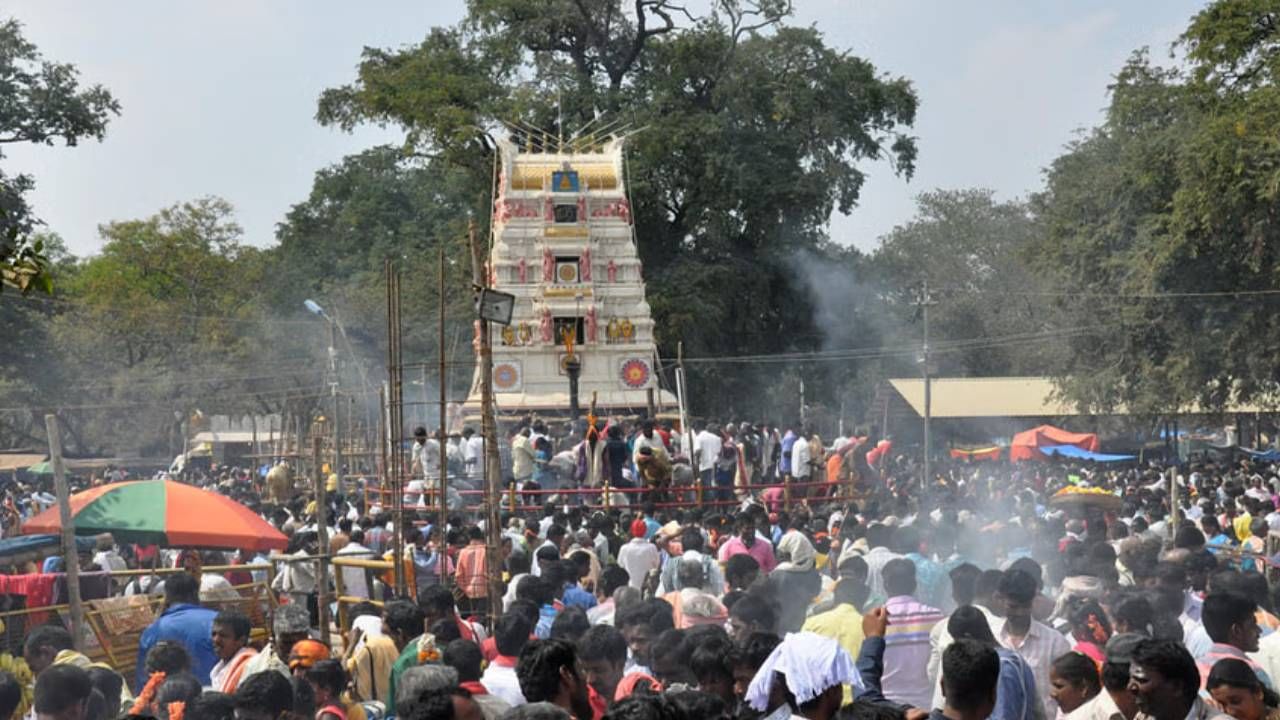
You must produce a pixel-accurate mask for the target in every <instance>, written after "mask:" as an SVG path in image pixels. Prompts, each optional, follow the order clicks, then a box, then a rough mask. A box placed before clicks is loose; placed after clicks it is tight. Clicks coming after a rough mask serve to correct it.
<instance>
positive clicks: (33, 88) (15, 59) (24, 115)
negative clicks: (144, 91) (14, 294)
mask: <svg viewBox="0 0 1280 720" xmlns="http://www.w3.org/2000/svg"><path fill="white" fill-rule="evenodd" d="M0 98H3V101H0V145H4V144H8V143H43V144H48V145H52V144H53V143H54V142H56V141H61V142H63V143H64V144H66V145H68V146H71V145H76V144H78V143H79V142H80V140H82V139H85V138H94V139H97V140H101V139H102V138H103V137H104V136H105V134H106V129H107V122H108V120H109V119H110V116H111V115H118V114H119V113H120V104H119V103H118V102H117V101H116V100H115V98H113V97H112V96H111V93H110V92H108V91H107V90H106V89H105V88H103V87H102V86H101V85H93V86H91V87H87V88H82V87H81V86H80V80H79V71H78V70H76V67H75V66H74V65H70V64H67V63H56V62H52V61H48V60H45V59H44V58H43V57H42V56H41V54H40V51H39V50H37V49H36V46H35V45H33V44H32V43H30V42H29V41H27V40H26V39H25V38H23V37H22V26H21V25H20V24H19V23H18V21H16V20H7V21H4V22H2V23H0ZM3 158H4V154H3V152H0V160H2V159H3ZM32 187H34V181H33V180H32V178H31V177H30V176H28V175H18V176H16V177H12V178H11V177H7V176H6V175H5V173H4V171H3V169H0V289H2V288H4V287H5V286H6V285H7V286H10V287H16V288H18V289H19V290H20V291H22V292H23V293H26V292H28V291H30V290H31V289H33V288H40V289H42V290H43V291H44V292H46V293H48V292H51V291H52V287H53V286H52V281H51V278H50V277H49V263H48V260H47V258H46V254H45V248H44V246H43V245H42V243H41V242H40V240H39V239H34V240H32V239H29V236H30V234H31V231H32V229H33V227H34V226H35V225H36V224H37V223H38V220H36V218H35V217H34V216H33V214H32V212H31V208H30V207H29V206H28V204H27V202H26V198H25V197H24V196H25V194H26V193H27V192H28V191H29V190H31V188H32Z"/></svg>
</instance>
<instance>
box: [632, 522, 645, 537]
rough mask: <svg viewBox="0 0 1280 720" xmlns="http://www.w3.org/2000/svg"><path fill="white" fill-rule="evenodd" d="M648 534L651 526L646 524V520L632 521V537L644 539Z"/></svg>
mask: <svg viewBox="0 0 1280 720" xmlns="http://www.w3.org/2000/svg"><path fill="white" fill-rule="evenodd" d="M648 532H649V526H648V525H646V524H645V522H644V520H641V519H640V518H636V519H635V520H632V521H631V537H637V538H642V537H644V536H645V535H646V534H647V533H648Z"/></svg>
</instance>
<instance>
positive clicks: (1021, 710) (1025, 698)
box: [988, 647, 1105, 720]
mask: <svg viewBox="0 0 1280 720" xmlns="http://www.w3.org/2000/svg"><path fill="white" fill-rule="evenodd" d="M996 654H998V655H999V656H1000V677H999V679H997V681H996V706H995V707H994V708H993V709H992V710H991V715H990V716H989V717H988V720H1032V717H1033V715H1034V714H1035V713H1034V708H1035V706H1036V705H1038V704H1039V703H1040V696H1039V694H1038V693H1037V692H1036V678H1035V675H1034V674H1033V673H1032V672H1031V666H1030V665H1028V664H1027V661H1026V660H1023V659H1022V656H1021V655H1019V654H1018V653H1016V652H1014V651H1012V650H1010V649H1008V648H1003V647H998V648H996ZM1104 692H1105V691H1104Z"/></svg>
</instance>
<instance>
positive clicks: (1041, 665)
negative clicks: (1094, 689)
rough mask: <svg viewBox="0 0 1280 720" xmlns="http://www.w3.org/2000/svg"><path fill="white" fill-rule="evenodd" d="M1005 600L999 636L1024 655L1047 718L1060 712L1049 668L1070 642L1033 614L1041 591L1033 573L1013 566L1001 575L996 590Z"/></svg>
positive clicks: (1069, 647) (1008, 646) (999, 638)
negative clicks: (1033, 606) (1032, 605)
mask: <svg viewBox="0 0 1280 720" xmlns="http://www.w3.org/2000/svg"><path fill="white" fill-rule="evenodd" d="M997 592H998V593H999V595H1000V596H1001V597H1002V598H1003V599H1004V603H1005V621H1004V626H1003V627H1001V628H1000V633H999V634H998V635H996V640H998V641H1000V644H1001V645H1004V646H1005V647H1007V648H1009V649H1010V650H1012V651H1014V652H1016V653H1018V654H1019V655H1021V656H1022V659H1023V660H1026V661H1027V664H1028V665H1030V666H1031V672H1032V674H1033V675H1035V677H1036V690H1038V691H1039V692H1040V699H1041V701H1042V702H1043V703H1044V710H1045V717H1054V716H1056V715H1057V714H1058V704H1057V703H1056V702H1054V700H1053V697H1052V695H1051V691H1052V690H1053V684H1052V683H1051V682H1049V670H1050V668H1051V667H1052V666H1053V661H1054V660H1056V659H1057V658H1058V657H1059V656H1061V655H1065V654H1067V653H1069V652H1071V643H1070V642H1068V641H1067V638H1066V637H1065V636H1064V635H1063V634H1062V633H1060V632H1057V631H1056V630H1054V629H1053V628H1051V627H1049V626H1048V625H1045V624H1044V623H1042V622H1039V621H1038V620H1035V619H1034V618H1032V617H1031V604H1032V603H1033V602H1034V601H1035V598H1036V595H1038V594H1039V592H1040V588H1039V582H1038V581H1037V580H1036V578H1035V576H1033V575H1032V574H1031V573H1029V572H1027V571H1025V570H1020V569H1012V570H1009V571H1008V572H1006V573H1005V574H1004V577H1002V578H1000V587H999V590H998V591H997Z"/></svg>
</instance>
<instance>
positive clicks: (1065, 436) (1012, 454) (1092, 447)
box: [1009, 425, 1098, 460]
mask: <svg viewBox="0 0 1280 720" xmlns="http://www.w3.org/2000/svg"><path fill="white" fill-rule="evenodd" d="M1060 445H1073V446H1075V447H1078V448H1080V449H1081V450H1088V451H1089V452H1095V453H1096V452H1098V436H1097V435H1095V434H1093V433H1073V432H1068V431H1066V430H1063V429H1062V428H1056V427H1054V426H1052V425H1041V426H1040V427H1035V428H1031V429H1030V430H1027V431H1025V432H1020V433H1018V434H1017V435H1014V436H1013V442H1012V443H1011V444H1010V446H1009V459H1010V460H1043V459H1044V458H1045V455H1044V453H1043V452H1042V451H1041V450H1042V449H1043V448H1046V447H1053V446H1060Z"/></svg>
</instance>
